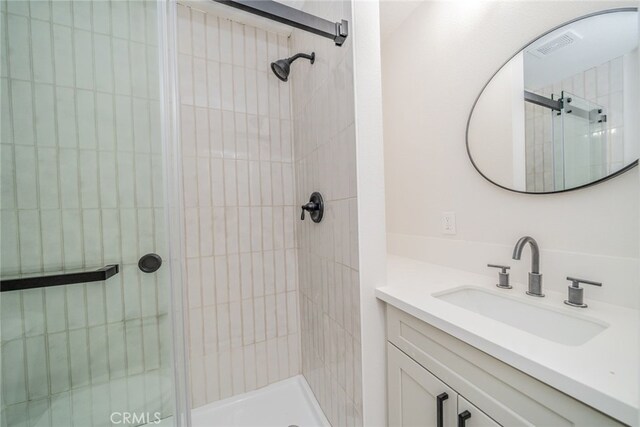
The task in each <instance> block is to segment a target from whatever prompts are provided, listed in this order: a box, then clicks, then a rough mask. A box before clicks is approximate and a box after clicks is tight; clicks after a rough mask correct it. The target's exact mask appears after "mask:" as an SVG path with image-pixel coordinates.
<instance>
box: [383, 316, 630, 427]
mask: <svg viewBox="0 0 640 427" xmlns="http://www.w3.org/2000/svg"><path fill="white" fill-rule="evenodd" d="M387 339H388V343H387V356H388V357H387V363H388V374H387V375H388V378H387V387H388V389H387V391H388V393H387V395H388V405H389V407H388V413H389V426H390V427H399V426H403V427H409V426H423V427H424V426H429V427H431V426H433V427H440V426H442V427H447V426H465V427H475V426H478V427H479V426H483V427H485V426H487V427H488V426H500V425H502V426H508V427H511V426H553V427H561V426H581V427H582V426H593V427H596V426H597V427H603V426H621V425H624V424H621V423H619V422H618V421H616V420H615V419H613V418H611V417H609V416H607V415H605V414H603V413H601V412H599V411H597V410H595V409H593V408H591V407H590V406H587V405H585V404H584V403H582V402H580V401H578V400H576V399H574V398H572V397H571V396H568V395H566V394H564V393H562V392H560V391H558V390H556V389H554V388H553V387H550V386H548V385H546V384H545V383H543V382H541V381H539V380H537V379H535V378H533V377H531V376H529V375H527V374H525V373H523V372H522V371H519V370H517V369H515V368H513V367H512V366H510V365H507V364H506V363H504V362H501V361H499V360H498V359H495V358H494V357H492V356H490V355H488V354H486V353H484V352H482V351H480V350H478V349H476V348H475V347H472V346H470V345H469V344H466V343H464V342H463V341H460V340H459V339H457V338H455V337H453V336H451V335H449V334H447V333H445V332H443V331H441V330H440V329H437V328H435V327H433V326H431V325H429V324H427V323H425V322H423V321H421V320H419V319H417V318H415V317H413V316H411V315H409V314H407V313H405V312H403V311H400V310H398V309H396V308H395V307H393V306H391V305H389V304H387ZM443 393H446V396H447V398H446V399H445V400H442V403H441V405H439V404H438V396H441V399H442V397H443ZM439 406H440V408H439ZM465 411H468V412H465ZM460 414H464V415H470V417H468V418H467V419H466V420H462V419H460ZM462 418H465V417H462ZM439 420H441V422H439Z"/></svg>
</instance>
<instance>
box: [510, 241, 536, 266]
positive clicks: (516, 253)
mask: <svg viewBox="0 0 640 427" xmlns="http://www.w3.org/2000/svg"><path fill="white" fill-rule="evenodd" d="M527 243H528V244H529V245H530V246H531V272H532V273H535V274H540V248H539V247H538V242H536V239H534V238H533V237H531V236H524V237H521V238H520V240H518V241H517V242H516V246H515V247H514V248H513V259H516V260H519V259H520V258H521V257H522V250H523V249H524V247H525V246H526V244H527Z"/></svg>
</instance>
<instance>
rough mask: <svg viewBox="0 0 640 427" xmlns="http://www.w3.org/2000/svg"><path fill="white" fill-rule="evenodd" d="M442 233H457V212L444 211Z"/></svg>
mask: <svg viewBox="0 0 640 427" xmlns="http://www.w3.org/2000/svg"><path fill="white" fill-rule="evenodd" d="M441 228H442V234H456V213H455V212H442V227H441Z"/></svg>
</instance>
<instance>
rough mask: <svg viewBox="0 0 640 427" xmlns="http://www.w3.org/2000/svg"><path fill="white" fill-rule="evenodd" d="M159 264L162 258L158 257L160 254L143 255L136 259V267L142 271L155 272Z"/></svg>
mask: <svg viewBox="0 0 640 427" xmlns="http://www.w3.org/2000/svg"><path fill="white" fill-rule="evenodd" d="M161 265H162V258H160V255H158V254H154V253H150V254H146V255H143V256H142V258H140V260H139V261H138V268H139V269H140V270H141V271H142V272H144V273H153V272H156V271H158V269H159V268H160V266H161Z"/></svg>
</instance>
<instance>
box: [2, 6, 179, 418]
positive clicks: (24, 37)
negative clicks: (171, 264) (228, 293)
mask: <svg viewBox="0 0 640 427" xmlns="http://www.w3.org/2000/svg"><path fill="white" fill-rule="evenodd" d="M0 5H1V8H2V10H1V12H2V13H1V17H0V18H1V24H0V29H1V30H2V34H0V43H1V48H2V49H1V52H2V55H1V57H2V62H1V67H0V68H1V75H0V77H1V83H2V85H1V87H0V91H1V93H0V98H1V99H2V122H1V126H0V127H1V129H2V132H1V136H0V147H1V151H0V170H1V174H2V180H1V186H0V187H1V190H2V191H1V198H0V209H1V210H0V223H1V226H2V228H1V235H2V238H1V239H0V241H1V245H2V246H1V253H0V254H1V256H0V262H1V265H0V268H1V272H2V275H3V276H7V275H13V274H18V273H33V272H52V271H58V270H60V269H61V268H66V269H71V268H77V267H87V268H93V267H95V268H98V267H101V266H104V265H105V264H108V263H118V264H120V274H118V275H117V276H115V277H113V278H111V279H109V280H108V281H107V282H103V283H91V284H76V285H69V286H61V287H53V288H49V289H46V290H44V289H33V290H28V291H19V292H4V293H2V294H1V296H0V300H1V301H0V304H1V326H2V330H1V339H2V340H1V341H2V385H3V388H2V393H1V394H2V410H1V412H2V416H1V422H2V425H3V426H5V425H6V426H19V425H36V424H37V425H41V426H62V425H64V426H81V427H86V426H106V425H111V423H110V420H109V415H110V413H111V412H112V411H138V412H146V411H150V412H152V413H153V412H155V411H156V410H158V411H160V412H162V414H163V416H166V415H169V414H171V411H172V388H171V372H170V370H169V369H170V360H169V358H170V343H169V321H168V315H167V292H168V277H166V276H165V273H167V271H166V269H161V270H160V271H159V272H158V274H155V275H145V274H142V273H141V272H140V271H139V270H138V268H137V261H138V258H139V257H140V256H141V255H143V254H145V253H147V252H158V253H159V254H161V255H163V254H164V249H163V248H164V247H165V241H164V239H165V235H164V228H163V224H164V209H163V207H164V200H163V188H162V158H161V146H160V139H159V131H160V128H159V123H160V112H159V96H158V90H159V72H160V70H159V67H158V65H157V46H156V32H157V29H156V28H157V27H156V11H155V7H156V4H155V2H143V1H128V2H127V1H114V2H109V1H99V2H84V1H82V2H74V3H71V2H66V1H55V2H49V1H45V0H38V1H31V2H29V1H8V2H5V1H3V2H1V3H0Z"/></svg>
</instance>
